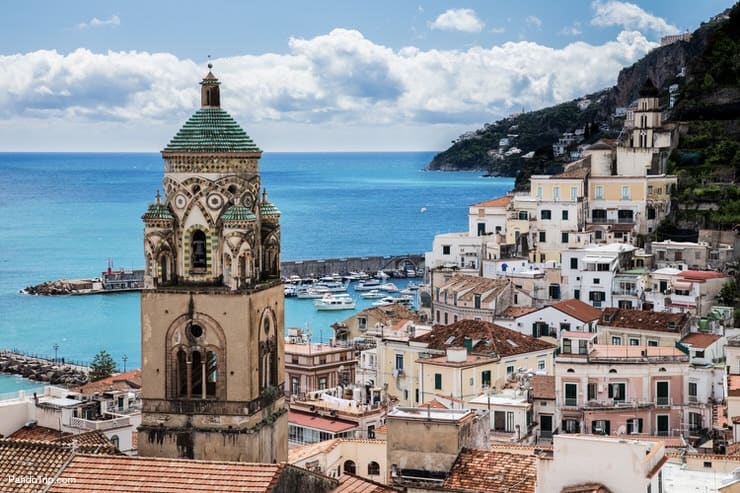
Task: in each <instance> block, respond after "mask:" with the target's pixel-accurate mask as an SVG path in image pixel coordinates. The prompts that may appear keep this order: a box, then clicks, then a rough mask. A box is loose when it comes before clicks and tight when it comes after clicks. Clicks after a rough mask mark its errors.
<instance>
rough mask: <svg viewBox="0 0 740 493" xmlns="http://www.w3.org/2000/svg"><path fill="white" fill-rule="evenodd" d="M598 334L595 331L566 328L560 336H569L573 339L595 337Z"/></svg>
mask: <svg viewBox="0 0 740 493" xmlns="http://www.w3.org/2000/svg"><path fill="white" fill-rule="evenodd" d="M595 336H596V334H595V333H593V332H581V331H579V330H564V331H562V332H561V333H560V338H561V339H562V338H563V337H568V338H571V339H593V338H594V337H595Z"/></svg>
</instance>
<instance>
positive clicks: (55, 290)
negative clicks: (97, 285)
mask: <svg viewBox="0 0 740 493" xmlns="http://www.w3.org/2000/svg"><path fill="white" fill-rule="evenodd" d="M93 282H94V281H93V280H91V279H77V280H67V279H60V280H58V281H47V282H42V283H41V284H37V285H35V286H28V287H26V288H24V289H22V290H21V293H24V294H33V295H42V296H58V295H67V294H78V293H80V292H83V291H86V290H90V289H92V287H93Z"/></svg>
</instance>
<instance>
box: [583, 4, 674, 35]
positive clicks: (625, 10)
mask: <svg viewBox="0 0 740 493" xmlns="http://www.w3.org/2000/svg"><path fill="white" fill-rule="evenodd" d="M591 8H592V9H593V10H594V17H593V18H592V19H591V24H593V25H594V26H622V27H623V28H624V29H636V30H639V31H652V32H654V33H656V34H661V35H663V34H674V33H677V32H678V28H677V27H676V26H673V25H671V24H669V23H668V22H666V21H665V20H664V19H663V18H661V17H657V16H655V15H653V14H651V13H649V12H645V11H644V10H642V9H641V8H640V7H639V6H637V5H635V4H634V3H628V2H619V1H616V0H609V1H606V2H603V1H601V0H595V1H594V2H593V3H591Z"/></svg>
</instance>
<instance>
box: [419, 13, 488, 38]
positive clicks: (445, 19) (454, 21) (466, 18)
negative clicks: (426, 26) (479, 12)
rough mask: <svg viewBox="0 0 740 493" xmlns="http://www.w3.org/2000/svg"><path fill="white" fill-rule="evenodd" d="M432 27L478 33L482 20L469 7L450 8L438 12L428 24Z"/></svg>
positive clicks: (481, 27) (481, 26)
mask: <svg viewBox="0 0 740 493" xmlns="http://www.w3.org/2000/svg"><path fill="white" fill-rule="evenodd" d="M430 27H431V28H432V29H440V30H443V31H463V32H468V33H478V32H480V31H481V30H482V29H483V22H481V20H480V19H478V17H477V16H476V15H475V11H474V10H471V9H450V10H448V11H447V12H445V13H443V14H440V15H439V17H437V18H436V19H435V20H434V22H432V24H431V25H430Z"/></svg>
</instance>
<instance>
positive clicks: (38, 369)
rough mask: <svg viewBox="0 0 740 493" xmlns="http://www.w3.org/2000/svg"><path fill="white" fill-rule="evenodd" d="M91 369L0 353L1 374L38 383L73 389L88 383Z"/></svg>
mask: <svg viewBox="0 0 740 493" xmlns="http://www.w3.org/2000/svg"><path fill="white" fill-rule="evenodd" d="M88 371H89V368H87V367H85V366H81V365H74V364H59V363H58V362H55V361H54V360H51V359H46V358H39V357H33V356H28V355H25V354H22V353H18V352H14V351H0V372H3V373H10V374H13V375H20V376H22V377H25V378H28V379H30V380H35V381H37V382H44V383H49V384H51V385H63V386H65V387H72V386H75V385H83V384H85V383H87V382H88V377H87V373H88Z"/></svg>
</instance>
